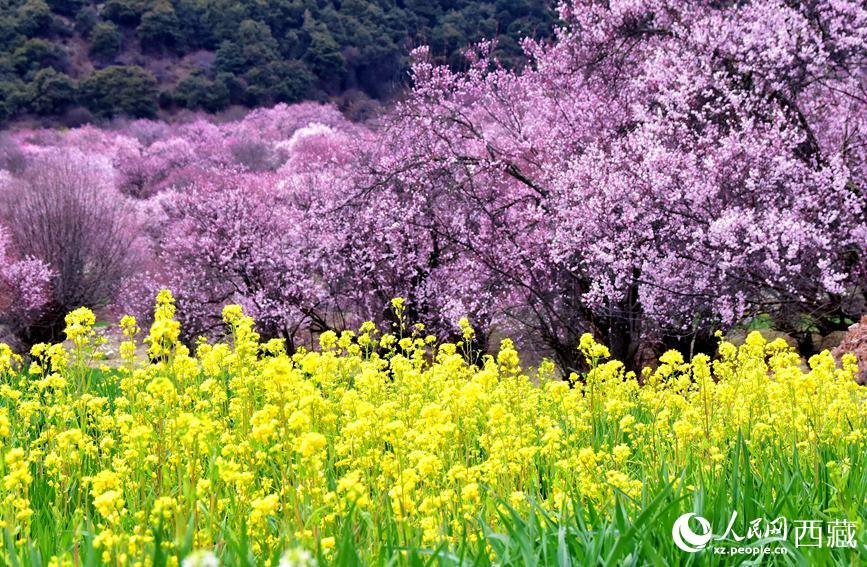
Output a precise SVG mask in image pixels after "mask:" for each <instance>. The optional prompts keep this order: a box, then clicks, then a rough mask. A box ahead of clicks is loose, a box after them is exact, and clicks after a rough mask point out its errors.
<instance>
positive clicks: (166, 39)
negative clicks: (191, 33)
mask: <svg viewBox="0 0 867 567" xmlns="http://www.w3.org/2000/svg"><path fill="white" fill-rule="evenodd" d="M137 33H138V37H139V40H140V41H141V46H142V51H149V52H156V53H163V52H165V51H180V50H182V49H183V34H182V33H181V23H180V21H179V20H178V15H177V14H176V13H175V9H174V8H173V7H172V5H171V4H170V3H168V2H166V1H160V2H157V4H156V5H155V6H154V7H153V8H151V9H150V10H148V11H147V12H145V14H144V15H143V16H142V18H141V23H140V24H139V26H138V29H137Z"/></svg>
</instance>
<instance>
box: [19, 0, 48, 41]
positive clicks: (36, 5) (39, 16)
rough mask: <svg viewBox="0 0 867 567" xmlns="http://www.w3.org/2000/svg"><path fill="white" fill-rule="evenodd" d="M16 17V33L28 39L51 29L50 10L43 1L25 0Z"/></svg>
mask: <svg viewBox="0 0 867 567" xmlns="http://www.w3.org/2000/svg"><path fill="white" fill-rule="evenodd" d="M16 15H17V17H18V31H19V32H20V33H22V34H23V35H26V36H28V37H36V36H40V35H43V34H44V33H45V32H46V31H47V30H49V29H50V28H51V8H49V7H48V4H46V3H45V2H44V0H27V2H25V3H24V4H22V5H21V7H19V8H18V11H17V14H16Z"/></svg>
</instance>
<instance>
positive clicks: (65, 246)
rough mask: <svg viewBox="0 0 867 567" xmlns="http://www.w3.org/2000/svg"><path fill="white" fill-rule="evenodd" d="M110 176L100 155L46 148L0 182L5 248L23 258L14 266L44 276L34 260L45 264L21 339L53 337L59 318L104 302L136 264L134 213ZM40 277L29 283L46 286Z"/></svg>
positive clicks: (107, 164) (58, 331) (60, 323)
mask: <svg viewBox="0 0 867 567" xmlns="http://www.w3.org/2000/svg"><path fill="white" fill-rule="evenodd" d="M113 179H114V174H113V170H112V168H111V164H110V162H109V160H108V159H107V158H99V157H97V156H94V155H92V154H84V153H82V152H80V151H74V150H65V149H48V150H46V151H44V152H41V153H39V154H37V155H34V156H31V157H30V158H29V160H28V165H27V167H26V168H25V169H24V171H23V172H22V173H21V175H20V176H18V177H14V178H13V177H6V178H5V179H4V180H3V181H2V183H0V203H2V206H0V222H2V224H3V225H4V226H5V227H6V235H7V238H8V242H9V244H10V245H11V248H12V249H13V250H14V251H15V253H16V255H17V256H18V257H20V258H24V259H25V260H24V261H25V262H28V264H26V265H22V270H23V268H24V267H26V266H29V268H28V270H29V271H30V272H39V273H40V274H42V275H44V274H45V273H47V272H46V271H45V270H44V269H43V268H38V266H43V267H44V266H48V268H50V273H51V281H50V284H51V285H50V286H49V287H48V288H47V289H48V299H47V301H44V302H42V303H41V307H40V309H39V317H38V319H37V320H34V321H32V322H31V324H30V325H29V327H28V328H26V329H24V330H23V333H22V335H21V336H20V338H21V339H22V340H23V341H24V342H30V343H32V342H42V341H46V340H55V339H57V338H59V337H60V336H61V331H62V330H63V327H64V322H63V318H64V316H65V315H66V314H67V313H68V312H69V311H71V310H73V309H75V308H77V307H81V306H88V307H91V308H102V307H106V306H108V305H109V304H110V303H111V302H112V301H113V300H114V297H115V294H116V292H117V289H118V286H119V285H120V283H121V281H122V280H123V279H124V278H125V277H126V276H127V275H128V274H129V273H131V271H132V270H133V269H134V268H135V267H136V265H137V257H136V253H137V251H138V250H139V248H138V245H139V242H138V236H139V230H138V225H137V217H136V215H135V212H134V210H133V209H132V207H131V206H130V205H129V204H128V203H127V202H126V200H125V199H124V198H123V196H122V195H121V194H119V193H118V192H117V191H116V189H115V185H114V181H113ZM34 262H38V263H34ZM40 270H41V271H40ZM17 273H18V274H19V275H21V274H23V273H24V272H22V271H19V272H17ZM22 277H23V276H22ZM40 278H41V276H40ZM40 282H41V279H36V280H34V281H33V282H32V285H33V286H34V287H38V288H39V289H46V288H44V286H42V284H41V283H40ZM42 295H43V294H42V292H40V293H38V294H35V295H34V296H33V298H34V300H33V301H30V304H31V305H34V304H35V302H36V299H37V298H38V299H39V301H42V299H41V298H42ZM28 312H30V310H28Z"/></svg>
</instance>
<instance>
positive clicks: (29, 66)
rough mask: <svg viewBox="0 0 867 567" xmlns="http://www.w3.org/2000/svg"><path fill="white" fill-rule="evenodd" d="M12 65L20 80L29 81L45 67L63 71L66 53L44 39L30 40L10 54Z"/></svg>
mask: <svg viewBox="0 0 867 567" xmlns="http://www.w3.org/2000/svg"><path fill="white" fill-rule="evenodd" d="M12 63H13V65H14V66H15V70H16V71H17V72H18V74H19V76H20V77H21V78H23V79H30V78H32V76H33V74H35V73H36V72H37V71H39V70H41V69H45V68H46V67H51V68H53V69H55V70H57V71H63V70H65V68H66V64H67V61H66V53H65V52H64V51H63V49H62V48H61V47H60V46H58V45H57V44H54V43H51V42H49V41H45V40H44V39H30V40H27V41H26V42H25V43H24V44H23V45H22V46H21V47H19V48H18V49H16V50H15V51H14V52H13V53H12Z"/></svg>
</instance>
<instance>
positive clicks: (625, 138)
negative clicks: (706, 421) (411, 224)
mask: <svg viewBox="0 0 867 567" xmlns="http://www.w3.org/2000/svg"><path fill="white" fill-rule="evenodd" d="M560 12H561V18H562V20H563V22H564V27H563V28H562V29H560V30H559V31H558V34H557V39H556V41H555V42H554V43H552V44H541V43H533V42H527V43H526V45H525V47H526V51H527V55H528V58H529V64H528V65H527V67H526V68H525V69H524V70H522V71H519V72H513V71H507V70H505V69H503V68H501V67H499V66H498V65H497V63H496V61H493V60H491V58H490V57H488V56H487V53H488V52H489V46H487V45H482V46H480V47H479V49H478V51H477V53H476V59H475V62H474V64H473V65H472V67H471V68H470V69H469V70H468V71H466V72H453V71H451V70H449V69H447V68H444V67H438V66H434V65H432V64H430V63H429V62H428V59H427V57H426V52H425V51H424V50H421V51H419V52H418V53H417V54H416V56H417V62H416V64H415V67H414V81H415V87H414V89H413V92H412V95H411V96H410V97H409V99H408V100H407V101H406V102H404V103H402V104H401V105H399V107H398V109H397V111H396V113H395V116H394V119H393V120H392V121H391V122H390V124H389V127H388V128H387V130H386V132H385V134H384V135H383V137H382V142H381V144H380V148H381V151H380V152H379V156H378V159H377V160H376V165H375V170H376V171H375V176H376V180H377V182H376V183H374V184H371V187H372V189H371V191H370V192H368V193H366V194H365V198H366V199H368V200H369V201H370V202H380V201H382V200H387V199H394V200H395V201H396V203H398V204H395V205H394V206H396V207H398V208H400V207H403V206H408V207H411V206H412V205H413V204H415V203H418V202H423V203H425V205H426V206H427V207H429V208H428V210H427V211H426V212H425V214H424V215H422V216H421V218H420V219H419V220H420V222H421V223H422V225H423V231H424V232H425V233H426V234H435V235H436V236H437V238H438V239H439V240H440V241H441V242H447V243H448V244H449V246H450V247H453V249H455V250H457V251H460V252H458V253H456V254H455V256H454V258H455V268H454V273H462V274H466V277H468V278H469V277H475V276H477V275H481V277H483V278H491V279H488V281H489V282H493V281H498V282H500V283H501V284H503V285H502V288H503V289H502V290H501V294H500V295H499V298H498V300H497V302H498V303H499V304H501V305H502V306H503V307H504V308H503V310H502V311H503V312H504V313H505V314H507V315H509V316H510V319H511V320H512V321H513V322H516V323H518V324H519V325H520V326H521V327H523V328H526V329H530V330H531V333H532V334H533V335H534V336H536V337H539V338H541V340H542V341H543V342H544V343H546V345H547V346H548V347H549V348H550V349H552V350H553V352H554V353H555V355H556V356H557V358H558V359H559V360H560V362H561V364H562V365H563V366H564V367H566V368H570V367H574V365H575V363H576V360H575V356H574V355H573V354H572V353H573V352H574V344H575V342H576V340H577V337H578V336H579V335H580V333H582V332H584V331H587V330H590V331H593V332H595V333H597V335H600V336H601V337H602V338H603V339H604V340H605V341H606V342H608V343H609V344H610V345H611V346H612V349H613V351H614V353H615V354H616V355H617V356H618V357H620V358H622V359H624V360H635V357H636V355H637V354H638V350H639V347H640V346H641V345H643V344H651V345H652V344H654V343H659V344H673V345H677V346H687V347H689V346H692V347H694V348H698V349H701V348H707V342H708V340H709V339H710V338H711V335H710V333H711V331H712V330H713V329H715V328H719V327H726V326H730V325H732V324H734V323H736V322H738V321H742V320H743V319H744V318H747V317H749V316H751V315H754V314H756V313H762V312H768V313H772V314H774V315H775V316H777V317H778V321H779V322H780V323H781V324H783V325H786V324H789V325H790V326H791V329H792V330H793V331H796V330H803V329H797V328H795V326H794V325H791V322H792V320H793V317H792V316H791V315H790V314H791V313H797V314H804V313H809V315H810V320H811V321H812V322H813V324H815V325H818V326H822V327H825V328H831V327H833V326H835V325H836V326H839V325H840V324H842V321H843V320H844V318H845V316H846V313H845V311H846V308H847V305H851V304H853V303H857V301H855V300H856V299H857V297H856V296H860V297H863V294H864V283H865V253H864V250H865V247H867V228H865V218H864V215H865V195H864V178H863V169H864V150H863V148H864V147H865V140H867V138H865V136H867V132H865V129H864V126H865V123H864V117H865V114H867V97H865V74H864V68H865V66H864V65H865V54H867V49H865V46H867V11H865V8H864V6H863V4H862V3H860V2H854V1H852V2H847V1H845V0H844V1H842V2H827V1H822V0H817V1H811V2H802V3H798V4H796V5H787V4H783V3H780V2H770V1H754V2H748V3H737V4H728V3H723V4H708V3H705V2H689V1H687V2H685V1H677V2H675V1H666V0H658V1H651V0H648V1H638V2H628V3H612V4H600V3H597V2H589V1H586V2H585V1H575V2H566V3H564V4H562V5H561V7H560ZM460 266H473V267H474V268H475V269H468V268H467V267H460ZM473 287H474V288H475V289H478V288H486V289H492V287H493V286H491V285H485V284H484V283H481V284H480V283H478V282H476V283H474V284H473ZM802 336H803V337H808V336H809V334H808V333H806V332H804V333H803V334H802ZM804 346H805V347H809V345H806V344H805V345H804Z"/></svg>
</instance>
